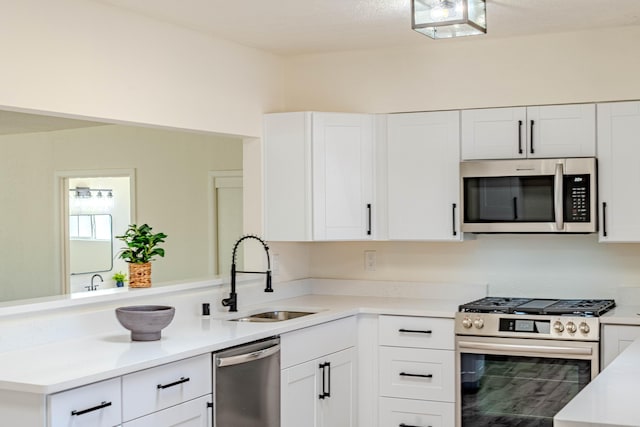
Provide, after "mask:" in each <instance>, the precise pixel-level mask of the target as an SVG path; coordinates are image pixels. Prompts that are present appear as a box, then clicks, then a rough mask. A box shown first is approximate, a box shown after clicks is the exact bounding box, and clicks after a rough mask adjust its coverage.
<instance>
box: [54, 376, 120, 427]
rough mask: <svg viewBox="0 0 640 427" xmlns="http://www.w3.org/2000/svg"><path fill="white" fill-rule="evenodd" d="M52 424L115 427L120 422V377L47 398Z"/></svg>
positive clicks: (56, 425)
mask: <svg viewBox="0 0 640 427" xmlns="http://www.w3.org/2000/svg"><path fill="white" fill-rule="evenodd" d="M47 401H48V408H49V411H48V412H49V424H48V425H49V427H113V426H116V425H119V424H120V421H121V420H120V413H121V408H122V406H121V400H120V378H114V379H111V380H107V381H102V382H99V383H95V384H91V385H87V386H84V387H79V388H75V389H72V390H67V391H63V392H60V393H56V394H52V395H50V396H48V397H47Z"/></svg>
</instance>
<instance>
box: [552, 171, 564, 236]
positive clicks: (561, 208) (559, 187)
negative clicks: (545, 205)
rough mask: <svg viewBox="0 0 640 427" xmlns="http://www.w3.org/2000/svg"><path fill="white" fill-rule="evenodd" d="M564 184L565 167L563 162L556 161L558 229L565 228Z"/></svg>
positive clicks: (555, 184) (555, 189) (555, 192)
mask: <svg viewBox="0 0 640 427" xmlns="http://www.w3.org/2000/svg"><path fill="white" fill-rule="evenodd" d="M563 184H564V168H563V166H562V163H556V174H555V180H554V192H553V198H554V204H555V214H556V231H563V230H564V203H563V200H564V196H563V194H562V193H563Z"/></svg>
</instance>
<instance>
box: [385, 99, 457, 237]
mask: <svg viewBox="0 0 640 427" xmlns="http://www.w3.org/2000/svg"><path fill="white" fill-rule="evenodd" d="M459 126H460V113H459V112H458V111H445V112H434V113H407V114H391V115H389V116H388V117H387V190H388V195H387V200H388V214H387V215H388V233H389V239H391V240H461V239H462V233H460V231H459V227H458V224H459V210H458V207H459V206H460V172H459V170H460V166H459V158H460V130H459Z"/></svg>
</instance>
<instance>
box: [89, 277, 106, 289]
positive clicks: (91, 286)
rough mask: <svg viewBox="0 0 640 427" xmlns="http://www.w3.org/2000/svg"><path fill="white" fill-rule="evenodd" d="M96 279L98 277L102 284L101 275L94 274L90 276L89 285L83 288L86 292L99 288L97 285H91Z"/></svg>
mask: <svg viewBox="0 0 640 427" xmlns="http://www.w3.org/2000/svg"><path fill="white" fill-rule="evenodd" d="M96 277H99V278H100V281H101V282H104V279H103V278H102V276H101V275H99V274H94V275H93V276H91V285H90V286H85V288H87V290H88V291H97V290H98V286H100V285H99V284H98V285H94V284H93V279H95V278H96Z"/></svg>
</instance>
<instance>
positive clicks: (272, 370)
mask: <svg viewBox="0 0 640 427" xmlns="http://www.w3.org/2000/svg"><path fill="white" fill-rule="evenodd" d="M213 372H214V374H213V381H214V384H215V390H214V400H215V403H214V407H213V409H214V410H213V422H214V426H215V427H280V338H269V339H266V340H263V341H258V342H253V343H249V344H245V345H242V346H239V347H234V348H231V349H228V350H223V351H221V352H219V353H214V355H213Z"/></svg>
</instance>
